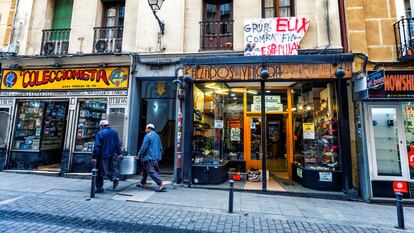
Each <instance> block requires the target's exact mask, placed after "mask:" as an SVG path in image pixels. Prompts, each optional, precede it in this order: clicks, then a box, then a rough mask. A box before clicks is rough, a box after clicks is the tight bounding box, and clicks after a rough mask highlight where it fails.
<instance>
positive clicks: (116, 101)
mask: <svg viewBox="0 0 414 233" xmlns="http://www.w3.org/2000/svg"><path fill="white" fill-rule="evenodd" d="M108 104H109V105H125V104H127V98H125V97H115V98H109V101H108Z"/></svg>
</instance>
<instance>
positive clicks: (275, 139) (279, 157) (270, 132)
mask: <svg viewBox="0 0 414 233" xmlns="http://www.w3.org/2000/svg"><path fill="white" fill-rule="evenodd" d="M286 123H287V114H267V117H266V139H267V140H266V154H267V157H266V158H267V168H268V169H269V170H270V171H278V172H286V171H287V169H288V166H287V150H286V149H287V148H286V138H287V127H286Z"/></svg>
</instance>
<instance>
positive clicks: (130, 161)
mask: <svg viewBox="0 0 414 233" xmlns="http://www.w3.org/2000/svg"><path fill="white" fill-rule="evenodd" d="M136 173H137V160H136V159H135V157H134V156H131V155H127V156H122V160H121V161H120V164H119V174H121V175H135V174H136Z"/></svg>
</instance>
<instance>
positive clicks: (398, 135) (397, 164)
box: [366, 104, 410, 181]
mask: <svg viewBox="0 0 414 233" xmlns="http://www.w3.org/2000/svg"><path fill="white" fill-rule="evenodd" d="M402 119H403V116H402V108H401V106H400V105H395V104H392V105H387V104H375V105H368V119H367V122H366V125H367V127H368V128H369V130H368V138H370V139H371V140H369V141H368V146H369V151H370V154H371V156H370V157H371V158H372V159H371V171H372V174H373V176H374V177H373V178H374V179H375V180H384V181H387V180H388V181H393V180H409V176H410V174H409V169H408V163H407V159H405V158H406V157H405V155H407V147H406V143H405V142H406V140H405V135H404V125H403V124H404V123H403V121H402Z"/></svg>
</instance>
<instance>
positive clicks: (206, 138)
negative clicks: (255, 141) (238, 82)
mask: <svg viewBox="0 0 414 233" xmlns="http://www.w3.org/2000/svg"><path fill="white" fill-rule="evenodd" d="M244 92H245V90H244V89H243V88H228V87H227V86H226V85H225V84H218V83H207V84H196V85H195V86H194V136H193V138H194V141H193V153H194V154H193V161H194V164H213V165H214V164H222V163H223V161H225V160H244V153H243V141H244V140H243V132H244V131H243V117H244V104H243V101H244Z"/></svg>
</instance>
